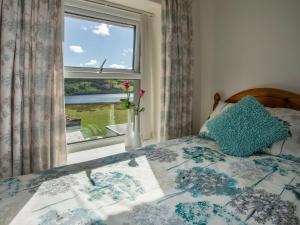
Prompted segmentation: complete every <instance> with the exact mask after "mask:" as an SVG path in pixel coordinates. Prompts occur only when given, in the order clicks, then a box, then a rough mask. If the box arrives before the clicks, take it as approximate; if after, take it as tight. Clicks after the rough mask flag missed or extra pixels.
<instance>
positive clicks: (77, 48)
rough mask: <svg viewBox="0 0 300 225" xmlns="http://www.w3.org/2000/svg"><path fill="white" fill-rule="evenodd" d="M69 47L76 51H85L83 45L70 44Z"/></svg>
mask: <svg viewBox="0 0 300 225" xmlns="http://www.w3.org/2000/svg"><path fill="white" fill-rule="evenodd" d="M69 49H70V51H71V52H75V53H83V49H82V47H81V46H79V45H70V46H69Z"/></svg>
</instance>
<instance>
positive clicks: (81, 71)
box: [64, 0, 142, 79]
mask: <svg viewBox="0 0 300 225" xmlns="http://www.w3.org/2000/svg"><path fill="white" fill-rule="evenodd" d="M65 15H66V16H70V17H74V18H81V19H88V20H90V21H97V22H103V23H110V24H115V25H117V26H126V25H127V26H134V27H135V34H134V43H133V53H134V54H133V68H132V70H129V69H115V68H103V71H102V72H101V73H99V72H98V71H99V68H91V67H71V66H65V67H64V72H65V74H64V77H65V78H86V77H89V78H95V79H99V78H103V79H105V78H112V79H113V78H115V79H120V78H124V79H141V64H140V62H141V61H142V58H141V57H142V54H141V25H142V24H141V23H142V22H141V15H139V14H137V13H132V12H128V11H125V10H121V9H117V8H112V7H107V6H104V5H101V4H97V3H94V2H87V1H81V0H65V2H64V16H65ZM124 75H126V77H125V76H124Z"/></svg>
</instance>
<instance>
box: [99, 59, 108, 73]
mask: <svg viewBox="0 0 300 225" xmlns="http://www.w3.org/2000/svg"><path fill="white" fill-rule="evenodd" d="M106 61H107V59H104V60H103V62H102V64H101V66H100V68H99V71H98V73H102V71H103V66H104V64H105V63H106Z"/></svg>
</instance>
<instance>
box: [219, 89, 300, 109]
mask: <svg viewBox="0 0 300 225" xmlns="http://www.w3.org/2000/svg"><path fill="white" fill-rule="evenodd" d="M247 95H250V96H253V97H255V98H256V100H257V101H259V102H260V103H261V104H263V105H264V106H266V107H272V108H290V109H296V110H300V95H299V94H296V93H293V92H290V91H285V90H281V89H275V88H254V89H249V90H245V91H241V92H239V93H237V94H235V95H233V96H231V97H230V98H228V99H227V100H226V101H225V102H228V103H236V102H238V101H239V100H240V99H242V98H243V97H245V96H247ZM220 100H221V96H220V94H219V93H216V94H215V96H214V107H213V108H214V109H215V108H216V106H217V105H218V103H219V101H220Z"/></svg>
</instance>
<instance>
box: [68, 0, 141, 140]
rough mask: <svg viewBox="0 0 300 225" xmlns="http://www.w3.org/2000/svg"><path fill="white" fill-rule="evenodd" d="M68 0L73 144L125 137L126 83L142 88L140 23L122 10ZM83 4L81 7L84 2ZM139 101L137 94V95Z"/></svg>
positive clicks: (69, 122) (69, 90)
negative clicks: (123, 103) (109, 11)
mask: <svg viewBox="0 0 300 225" xmlns="http://www.w3.org/2000/svg"><path fill="white" fill-rule="evenodd" d="M76 2H77V1H66V3H65V4H66V5H65V24H64V67H65V73H64V74H65V115H66V132H67V134H66V136H67V144H69V145H70V144H78V143H83V142H84V143H85V142H88V141H97V142H101V141H102V140H104V139H106V140H107V138H112V137H120V136H122V135H124V134H125V130H126V129H125V128H126V122H127V110H125V109H124V107H123V105H122V104H121V102H120V99H121V98H125V96H126V95H125V94H124V93H123V90H122V87H121V84H122V83H123V81H124V80H129V81H130V82H131V84H132V85H133V86H134V87H135V89H136V90H137V89H138V88H139V86H140V79H141V75H140V39H141V38H140V32H139V30H140V21H139V16H137V15H132V13H131V14H130V15H128V14H127V13H124V17H122V15H123V14H122V13H123V12H122V10H119V9H118V10H117V9H116V10H117V12H116V11H114V10H115V9H112V13H108V11H107V9H106V10H105V12H104V11H103V9H102V8H101V5H99V4H96V3H91V2H85V3H83V2H80V1H78V2H77V3H78V4H77V3H76ZM79 3H80V4H79ZM131 98H132V100H135V94H132V95H131Z"/></svg>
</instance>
